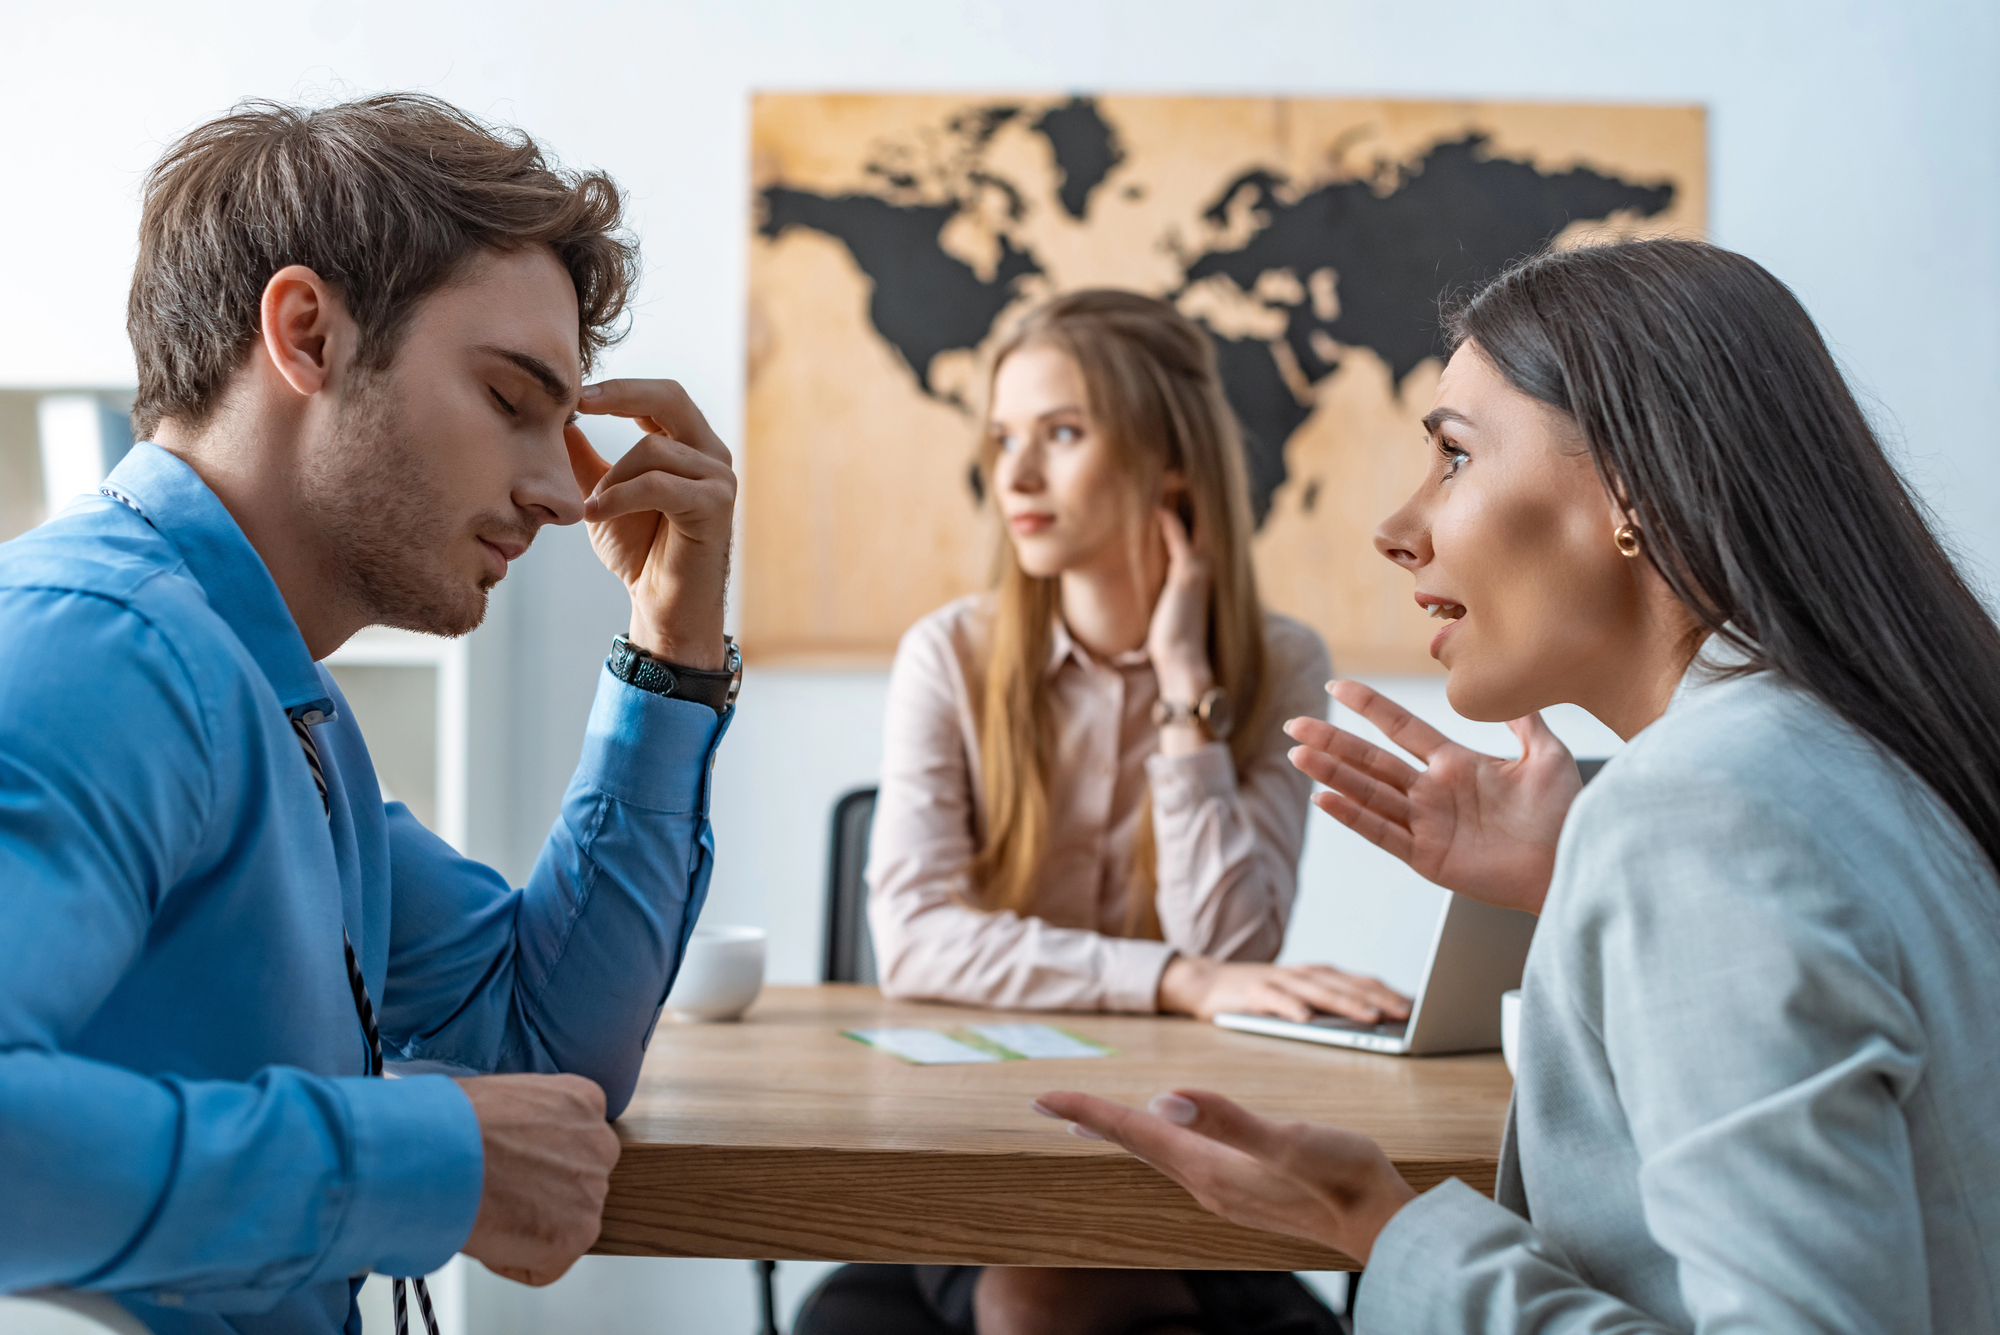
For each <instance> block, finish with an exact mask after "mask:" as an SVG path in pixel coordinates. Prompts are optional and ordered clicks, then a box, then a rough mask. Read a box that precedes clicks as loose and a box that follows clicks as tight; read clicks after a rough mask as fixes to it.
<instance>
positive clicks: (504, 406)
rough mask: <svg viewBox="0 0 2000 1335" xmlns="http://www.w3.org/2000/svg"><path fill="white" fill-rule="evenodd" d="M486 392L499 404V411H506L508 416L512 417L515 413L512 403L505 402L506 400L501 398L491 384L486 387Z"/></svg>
mask: <svg viewBox="0 0 2000 1335" xmlns="http://www.w3.org/2000/svg"><path fill="white" fill-rule="evenodd" d="M486 392H487V393H488V394H491V395H492V396H493V401H494V402H495V403H497V404H499V405H500V411H502V412H504V413H506V414H507V415H508V416H509V417H513V416H515V415H516V414H515V412H514V405H513V404H511V403H509V402H507V400H505V399H503V398H501V397H500V391H499V390H497V389H495V388H493V387H492V386H491V385H488V386H487V387H486Z"/></svg>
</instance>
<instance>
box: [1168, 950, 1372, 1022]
mask: <svg viewBox="0 0 2000 1335" xmlns="http://www.w3.org/2000/svg"><path fill="white" fill-rule="evenodd" d="M1158 1004H1159V1008H1160V1009H1161V1010H1162V1011H1167V1012H1170V1013H1174V1014H1179V1015H1192V1016H1194V1017H1196V1018H1197V1019H1202V1020H1212V1019H1214V1018H1215V1017H1216V1016H1218V1015H1220V1014H1222V1013H1223V1012H1225V1011H1238V1012H1248V1013H1249V1014H1252V1015H1276V1016H1278V1017H1280V1018H1282V1019H1286V1020H1297V1021H1298V1022H1299V1023H1301V1024H1303V1023H1305V1022H1306V1021H1307V1020H1310V1019H1312V1017H1313V1014H1314V1012H1316V1011H1317V1012H1324V1013H1327V1014H1331V1015H1343V1016H1346V1017H1347V1018H1348V1019H1350V1020H1359V1021H1361V1022H1362V1023H1363V1024H1379V1023H1380V1022H1381V1021H1383V1020H1407V1019H1409V1018H1410V999H1409V998H1408V997H1406V996H1404V995H1403V994H1402V993H1400V992H1397V991H1395V990H1394V989H1392V988H1390V987H1389V986H1388V985H1387V984H1385V983H1383V982H1382V980H1381V979H1379V978H1364V977H1362V976H1361V975H1359V974H1352V973H1346V972H1344V971H1342V970H1340V969H1336V968H1334V967H1333V966H1332V965H1330V964H1238V963H1232V962H1230V961H1227V960H1210V959H1202V958H1200V957H1199V956H1195V955H1176V956H1174V957H1173V958H1172V959H1171V960H1168V961H1167V967H1166V970H1165V971H1164V972H1163V973H1161V975H1160V991H1159V1002H1158Z"/></svg>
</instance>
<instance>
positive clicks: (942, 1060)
mask: <svg viewBox="0 0 2000 1335" xmlns="http://www.w3.org/2000/svg"><path fill="white" fill-rule="evenodd" d="M841 1032H842V1033H843V1034H846V1035H847V1036H848V1037H849V1038H858V1039H860V1040H861V1041H862V1042H863V1043H866V1044H867V1045H868V1046H869V1047H871V1048H880V1049H882V1051H884V1052H886V1053H889V1054H891V1055H892V1056H896V1057H901V1058H902V1059H903V1060H904V1061H906V1062H914V1063H916V1064H917V1065H918V1066H948V1065H952V1064H954V1063H957V1062H997V1061H1005V1060H1007V1059H1006V1058H1005V1057H1003V1056H1001V1055H1000V1054H999V1053H997V1052H989V1051H987V1050H986V1049H984V1048H976V1047H973V1046H972V1045H971V1044H969V1043H961V1042H959V1041H958V1040H957V1039H955V1038H953V1037H951V1036H950V1035H948V1034H941V1033H939V1032H938V1031H937V1030H935V1029H843V1030H841Z"/></svg>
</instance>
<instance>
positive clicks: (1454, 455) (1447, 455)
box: [1437, 436, 1472, 481]
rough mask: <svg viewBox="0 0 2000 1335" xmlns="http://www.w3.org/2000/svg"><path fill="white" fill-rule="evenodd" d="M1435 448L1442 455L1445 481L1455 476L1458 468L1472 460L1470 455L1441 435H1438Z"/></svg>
mask: <svg viewBox="0 0 2000 1335" xmlns="http://www.w3.org/2000/svg"><path fill="white" fill-rule="evenodd" d="M1437 450H1438V453H1439V454H1440V455H1442V456H1443V457H1444V475H1445V480H1446V481H1449V480H1451V479H1452V478H1454V477H1457V476H1458V470H1459V469H1460V468H1461V467H1463V466H1464V465H1466V464H1468V463H1471V462H1472V456H1471V455H1469V454H1467V453H1466V452H1465V451H1464V450H1461V449H1460V448H1458V446H1456V445H1454V444H1452V443H1451V442H1450V441H1448V440H1446V439H1445V438H1444V437H1443V436H1439V437H1438V443H1437Z"/></svg>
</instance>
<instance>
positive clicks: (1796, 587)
mask: <svg viewBox="0 0 2000 1335" xmlns="http://www.w3.org/2000/svg"><path fill="white" fill-rule="evenodd" d="M1446 328H1447V333H1448V336H1449V339H1450V342H1451V345H1452V347H1453V348H1454V349H1455V348H1457V347H1458V346H1460V345H1462V344H1465V343H1468V342H1470V343H1474V344H1477V346H1478V350H1479V351H1480V352H1481V353H1483V354H1484V355H1485V356H1486V358H1487V359H1488V360H1489V361H1490V362H1491V363H1492V364H1493V366H1494V367H1495V368H1496V369H1498V370H1499V372H1500V373H1501V375H1503V376H1505V377H1506V379H1507V380H1508V381H1509V382H1510V383H1511V384H1512V385H1513V386H1514V387H1515V388H1516V389H1519V390H1521V391H1522V392H1523V393H1525V394H1528V395H1530V396H1532V397H1533V398H1536V399H1539V400H1541V401H1542V402H1543V403H1546V404H1548V405H1550V406H1551V407H1554V408H1557V409H1560V410H1561V411H1562V412H1564V413H1567V414H1568V415H1569V416H1570V417H1572V418H1573V419H1575V421H1576V423H1577V425H1578V426H1579V427H1580V428H1581V429H1582V432H1583V436H1584V439H1585V440H1586V441H1587V442H1588V443H1589V447H1590V453H1591V457H1592V459H1593V460H1594V461H1595V463H1596V465H1597V470H1598V474H1599V475H1600V476H1601V477H1602V478H1603V479H1604V481H1605V485H1606V486H1607V487H1609V488H1610V489H1611V491H1612V494H1613V495H1614V496H1616V497H1618V498H1619V500H1620V503H1621V504H1622V505H1623V507H1624V509H1625V511H1626V514H1627V518H1628V519H1629V520H1630V521H1631V522H1632V523H1633V524H1635V525H1636V526H1637V527H1638V530H1639V534H1640V541H1641V542H1642V544H1643V546H1644V551H1645V554H1646V556H1647V558H1649V559H1650V560H1651V561H1652V563H1653V565H1654V567H1655V568H1656V569H1658V570H1659V572H1660V574H1661V575H1663V576H1664V577H1665V578H1666V581H1667V584H1668V585H1669V586H1670V587H1671V588H1672V589H1673V591H1674V593H1675V595H1676V596H1678V597H1679V598H1680V600H1681V602H1682V603H1684V604H1686V606H1687V607H1688V609H1689V610H1690V611H1691V612H1693V613H1694V615H1695V616H1696V617H1697V618H1698V619H1699V620H1700V622H1701V624H1702V625H1704V626H1706V627H1707V628H1708V629H1709V630H1710V631H1712V632H1714V633H1715V634H1717V635H1718V636H1720V637H1722V638H1723V639H1724V640H1725V641H1727V642H1729V643H1731V644H1732V645H1733V646H1734V647H1736V648H1737V649H1739V650H1741V651H1742V652H1743V653H1745V654H1746V655H1748V659H1749V661H1748V662H1747V663H1746V664H1745V666H1744V667H1743V668H1742V669H1741V670H1742V671H1756V670H1760V669H1768V670H1771V671H1774V672H1776V673H1778V674H1779V675H1780V676H1782V677H1783V678H1785V679H1786V680H1787V681H1789V682H1791V683H1792V684H1793V685H1794V686H1796V687H1798V688H1800V689H1801V690H1804V691H1806V692H1808V693H1810V694H1811V695H1813V696H1816V697H1817V698H1818V699H1819V700H1821V701H1822V702H1824V703H1825V704H1826V706H1827V707H1828V708H1830V709H1832V710H1833V711H1834V712H1835V713H1836V714H1838V715H1840V717H1841V718H1843V719H1845V720H1847V722H1848V723H1850V724H1852V725H1853V726H1854V727H1855V728H1857V729H1859V730H1860V731H1861V732H1862V733H1864V734H1865V735H1867V736H1868V737H1870V738H1872V739H1873V740H1874V741H1875V742H1876V743H1877V744H1879V745H1880V746H1882V747H1883V748H1885V749H1886V750H1887V751H1889V752H1890V753H1891V754H1892V755H1894V756H1896V757H1897V758H1899V759H1900V760H1902V762H1903V763H1904V764H1906V765H1908V766H1909V767H1910V768H1911V769H1912V770H1914V771H1916V773H1917V775H1918V777H1920V778H1921V779H1923V781H1924V782H1925V783H1927V784H1928V785H1930V787H1931V789H1932V791H1934V792H1935V793H1936V794H1937V795H1938V796H1939V797H1940V798H1942V799H1943V801H1944V803H1945V805H1946V806H1948V807H1950V808H1951V810H1952V811H1953V812H1955V813H1956V814H1957V816H1958V818H1959V819H1960V820H1961V821H1963V822H1964V824H1965V827H1966V829H1967V831H1968V832H1969V833H1970V834H1971V836H1972V838H1973V840H1974V842H1976V843H1977V844H1978V845H1979V846H1980V848H1981V849H1983V850H1984V851H1985V853H1986V857H1987V860H1988V861H1989V862H1990V863H1991V864H1993V866H1994V867H1995V868H2000V629H1996V628H1995V626H1994V623H1993V619H1992V618H1991V617H1990V616H1989V615H1988V614H1987V612H1986V609H1985V608H1984V607H1983V606H1982V605H1981V603H1980V601H1979V598H1978V597H1977V596H1976V595H1975V594H1974V593H1973V591H1972V590H1971V589H1970V588H1969V587H1967V585H1966V582H1965V580H1964V579H1963V578H1962V577H1961V576H1960V575H1959V573H1958V570H1957V569H1956V568H1955V567H1954V566H1953V565H1952V562H1951V558H1950V557H1949V556H1948V555H1947V554H1946V552H1945V550H1944V548H1943V546H1942V545H1940V543H1939V542H1938V540H1937V537H1936V535H1935V534H1933V533H1932V531H1931V528H1930V525H1929V524H1928V523H1927V522H1926V515H1925V511H1924V507H1923V505H1922V503H1921V502H1920V501H1918V500H1917V498H1916V497H1915V496H1914V495H1912V494H1911V492H1910V489H1909V488H1908V487H1907V486H1906V485H1905V484H1904V482H1903V479H1902V478H1901V477H1900V476H1899V475H1898V474H1897V472H1896V470H1895V468H1894V467H1893V466H1892V465H1891V464H1890V462H1889V460H1888V458H1887V457H1886V456H1885V455H1884V454H1883V452H1882V446H1881V443H1880V442H1879V441H1878V440H1877V439H1876V438H1875V433H1874V431H1873V430H1872V429H1871V428H1870V427H1869V425H1868V420H1867V418H1866V417H1865V416H1864V415H1863V413H1862V411H1861V407H1860V405H1859V404H1857V403H1856V402H1855V400H1854V395H1853V393H1852V391H1850V390H1849V389H1848V387H1847V382H1846V380H1845V379H1843V378H1842V376H1841V374H1840V369H1839V367H1837V366H1836V365H1835V364H1834V360H1833V357H1832V355H1831V354H1830V353H1829V352H1828V351H1827V348H1826V344H1825V342H1824V341H1823V340H1822V339H1821V338H1820V335H1819V330H1818V329H1817V328H1816V327H1814V325H1813V322H1812V317H1811V316H1809V315H1807V314H1806V311H1805V308H1804V307H1803V306H1801V305H1800V304H1799V301H1798V298H1797V297H1795V296H1793V295H1792V292H1791V290H1790V289H1789V288H1787V287H1786V286H1785V285H1784V284H1783V283H1781V282H1779V281H1778V280H1777V279H1776V278H1774V277H1772V276H1771V274H1770V273H1768V272H1767V271H1765V270H1764V269H1763V268H1762V267H1761V266H1759V265H1758V264H1757V263H1755V262H1754V261H1752V260H1748V259H1745V258H1744V257H1743V256H1741V255H1736V254H1732V253H1731V252H1729V251H1726V250H1720V249H1717V248H1716V247H1714V246H1709V245H1703V244H1701V243H1699V242H1694V241H1635V242H1627V243H1624V244H1621V245H1613V246H1602V247H1594V248H1589V249H1582V250H1571V251H1555V252H1549V253H1545V254H1543V255H1540V256H1537V257H1535V258H1533V259H1530V260H1527V261H1524V262H1523V263H1520V264H1518V265H1516V266H1515V267H1513V268H1511V269H1509V270H1507V271H1506V272H1505V273H1502V274H1501V275H1500V276H1499V277H1497V278H1495V279H1494V280H1492V281H1491V282H1490V283H1488V284H1487V285H1486V286H1485V287H1483V288H1482V289H1480V290H1479V291H1477V292H1475V293H1474V294H1472V295H1471V296H1470V297H1469V298H1468V299H1466V300H1464V301H1463V302H1461V303H1460V304H1458V305H1457V306H1456V307H1455V308H1454V309H1452V310H1451V311H1449V312H1448V315H1447V321H1446ZM1607 541H1608V539H1607Z"/></svg>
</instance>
